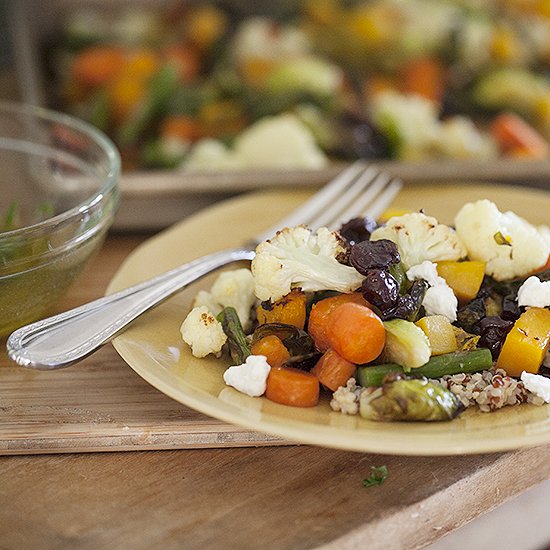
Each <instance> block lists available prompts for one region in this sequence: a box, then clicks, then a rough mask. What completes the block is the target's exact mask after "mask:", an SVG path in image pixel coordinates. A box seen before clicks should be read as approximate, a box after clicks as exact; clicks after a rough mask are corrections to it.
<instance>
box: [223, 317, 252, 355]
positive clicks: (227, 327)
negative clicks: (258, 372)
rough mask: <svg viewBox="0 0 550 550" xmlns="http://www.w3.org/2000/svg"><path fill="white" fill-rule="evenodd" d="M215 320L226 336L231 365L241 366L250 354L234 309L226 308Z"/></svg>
mask: <svg viewBox="0 0 550 550" xmlns="http://www.w3.org/2000/svg"><path fill="white" fill-rule="evenodd" d="M217 319H218V321H219V322H220V323H221V324H222V327H223V331H224V332H225V334H226V336H227V343H228V345H229V353H230V355H231V359H232V361H233V364H235V365H242V364H243V363H244V362H245V360H246V358H247V357H248V356H249V355H251V352H250V346H249V345H248V342H247V340H246V336H245V334H244V330H243V327H242V325H241V322H240V320H239V316H238V315H237V311H236V310H235V308H234V307H226V308H224V309H223V310H222V311H221V313H219V314H218V317H217Z"/></svg>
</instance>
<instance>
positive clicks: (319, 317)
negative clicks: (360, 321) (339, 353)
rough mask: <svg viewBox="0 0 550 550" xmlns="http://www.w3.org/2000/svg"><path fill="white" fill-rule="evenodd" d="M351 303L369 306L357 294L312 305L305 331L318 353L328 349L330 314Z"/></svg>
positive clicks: (339, 296) (345, 295) (341, 295)
mask: <svg viewBox="0 0 550 550" xmlns="http://www.w3.org/2000/svg"><path fill="white" fill-rule="evenodd" d="M348 302H353V303H356V304H361V305H364V306H368V305H369V304H368V303H367V301H366V300H365V298H363V296H362V295H361V294H359V293H358V292H352V293H351V294H338V295H336V296H331V297H330V298H325V299H324V300H319V301H318V302H317V303H316V304H313V307H312V308H311V313H310V315H309V321H308V325H307V331H308V333H309V335H310V336H311V337H312V338H313V341H314V342H315V346H316V347H317V349H318V350H319V351H323V352H324V351H327V350H328V349H329V347H330V343H329V340H328V336H327V326H328V319H329V317H330V314H331V313H332V312H333V311H334V310H335V309H336V308H337V307H338V306H341V305H342V304H345V303H348Z"/></svg>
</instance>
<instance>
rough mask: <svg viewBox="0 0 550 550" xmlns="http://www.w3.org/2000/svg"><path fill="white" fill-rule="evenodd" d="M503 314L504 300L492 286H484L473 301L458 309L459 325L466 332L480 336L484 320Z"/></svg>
mask: <svg viewBox="0 0 550 550" xmlns="http://www.w3.org/2000/svg"><path fill="white" fill-rule="evenodd" d="M501 313H502V298H501V297H500V296H499V295H498V294H497V293H496V292H495V290H494V289H493V288H491V287H490V286H483V287H482V288H481V290H480V291H479V292H478V295H477V296H476V297H475V298H474V299H473V300H471V301H470V302H468V303H467V304H466V305H464V306H462V307H460V308H459V309H458V312H457V324H458V326H460V327H461V328H463V329H464V330H465V331H466V332H470V333H472V334H479V330H480V329H479V323H480V321H481V320H482V319H483V318H485V317H489V316H493V315H500V314H501Z"/></svg>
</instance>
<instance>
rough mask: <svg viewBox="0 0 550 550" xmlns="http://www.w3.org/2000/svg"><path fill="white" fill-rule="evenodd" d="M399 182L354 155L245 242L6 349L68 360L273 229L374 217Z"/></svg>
mask: <svg viewBox="0 0 550 550" xmlns="http://www.w3.org/2000/svg"><path fill="white" fill-rule="evenodd" d="M401 186H402V183H401V181H399V180H397V179H395V178H393V177H391V176H390V175H389V174H387V173H385V172H381V171H380V170H379V169H378V168H376V167H375V166H372V165H368V164H366V163H364V162H362V161H358V162H356V163H354V164H352V165H351V166H350V167H349V168H347V169H346V170H344V171H343V172H342V173H341V174H339V175H338V176H337V177H336V178H335V179H333V180H332V181H331V182H329V183H328V184H326V185H325V186H324V187H323V188H322V189H321V190H320V191H318V192H317V193H316V194H315V195H314V196H313V197H312V198H311V199H309V200H308V201H306V202H305V203H304V204H303V205H302V206H300V207H299V208H297V209H296V210H294V211H293V212H292V213H291V214H290V215H289V216H287V217H286V218H284V219H283V220H281V221H280V222H279V223H277V224H276V225H275V226H273V227H270V228H269V229H268V230H266V231H264V232H263V233H261V234H260V235H256V237H255V238H254V241H253V242H251V243H249V244H248V245H246V246H243V247H239V248H233V249H229V250H223V251H221V252H216V253H214V254H209V255H207V256H203V257H202V258H199V259H197V260H194V261H192V262H189V263H187V264H184V265H182V266H180V267H177V268H175V269H173V270H171V271H168V272H166V273H163V274H162V275H159V276H157V277H154V278H153V279H150V280H148V281H145V282H143V283H140V284H138V285H135V286H133V287H130V288H127V289H126V290H122V291H120V292H116V293H115V294H110V295H109V296H105V297H104V298H100V299H98V300H95V301H93V302H89V303H87V304H84V305H82V306H79V307H77V308H74V309H71V310H69V311H66V312H64V313H60V314H58V315H54V316H53V317H48V318H47V319H43V320H41V321H37V322H35V323H32V324H30V325H26V326H24V327H21V328H20V329H18V330H16V331H15V332H13V333H12V334H11V336H10V337H9V338H8V341H7V349H8V355H9V357H10V358H11V359H13V360H14V361H16V362H17V363H19V364H20V365H22V366H24V367H32V368H37V369H44V370H48V369H56V368H61V367H67V366H69V365H72V364H73V363H76V362H77V361H80V360H81V359H83V358H84V357H86V356H88V355H90V354H91V353H93V352H94V351H96V350H97V349H98V348H100V347H101V346H102V345H103V344H105V343H107V342H108V341H109V340H111V339H112V338H113V337H114V336H116V335H117V334H118V333H120V332H121V331H122V330H123V329H124V328H125V327H126V326H127V325H128V324H129V323H130V322H131V321H133V320H134V319H136V318H137V317H138V316H139V315H141V314H142V313H144V312H145V311H147V310H149V309H151V308H152V307H154V306H156V305H157V304H160V303H161V302H163V301H164V300H166V299H167V298H169V297H170V296H172V295H174V294H175V293H176V292H179V291H180V290H182V289H184V288H185V287H186V286H188V285H189V284H191V283H193V282H195V281H197V280H198V279H200V278H201V277H204V276H205V275H207V274H208V273H211V272H212V271H214V270H216V269H218V268H220V267H222V266H224V265H228V264H230V263H233V262H237V261H241V260H252V259H253V258H254V250H255V248H256V245H257V244H258V243H259V242H262V241H264V240H266V239H269V238H270V237H272V236H273V235H274V234H275V232H276V231H277V230H279V229H281V228H283V227H292V226H295V225H298V224H301V223H304V224H307V225H308V226H309V227H310V228H311V229H318V228H319V227H322V226H327V227H330V228H336V227H338V226H339V224H341V223H342V222H344V221H347V220H348V219H350V218H353V217H355V216H358V215H360V214H367V215H369V216H372V217H374V218H378V216H380V214H382V212H384V210H385V209H386V208H387V206H388V205H389V204H390V203H391V201H392V200H393V198H394V197H395V195H396V194H397V193H398V192H399V190H400V189H401Z"/></svg>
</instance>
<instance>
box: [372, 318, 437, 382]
mask: <svg viewBox="0 0 550 550" xmlns="http://www.w3.org/2000/svg"><path fill="white" fill-rule="evenodd" d="M384 328H385V329H386V345H385V347H384V351H383V357H384V359H385V360H386V361H388V362H390V363H397V364H398V365H401V366H402V367H403V368H404V369H405V371H409V370H410V369H416V368H418V367H421V366H422V365H424V364H425V363H427V362H428V361H429V359H430V356H431V349H430V342H429V340H428V337H427V336H426V335H425V334H424V332H423V331H422V329H421V328H419V327H417V326H416V325H415V324H414V323H411V322H410V321H405V320H403V319H393V320H392V321H386V322H384Z"/></svg>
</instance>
